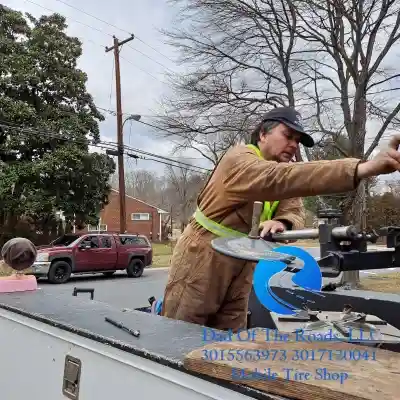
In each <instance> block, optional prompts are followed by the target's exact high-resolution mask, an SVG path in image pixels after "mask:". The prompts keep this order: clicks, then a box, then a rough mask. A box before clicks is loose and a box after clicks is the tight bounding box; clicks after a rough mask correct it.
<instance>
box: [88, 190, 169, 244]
mask: <svg viewBox="0 0 400 400" xmlns="http://www.w3.org/2000/svg"><path fill="white" fill-rule="evenodd" d="M108 200H109V204H108V205H107V206H106V207H104V209H103V210H102V211H101V213H100V217H101V224H102V225H107V230H108V231H116V232H119V193H118V192H115V191H112V192H111V193H110V195H109V196H108ZM125 202H126V230H127V231H128V233H138V234H141V235H146V236H147V237H148V238H149V239H150V240H152V241H157V240H159V237H158V233H159V231H160V218H161V215H160V214H158V211H157V209H156V208H153V207H150V206H148V205H147V204H145V203H142V202H140V201H137V200H135V199H132V198H130V197H126V200H125ZM132 213H149V214H150V221H132V219H131V214H132ZM84 231H87V229H84Z"/></svg>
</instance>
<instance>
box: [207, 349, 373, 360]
mask: <svg viewBox="0 0 400 400" xmlns="http://www.w3.org/2000/svg"><path fill="white" fill-rule="evenodd" d="M202 359H203V360H206V361H376V351H374V350H331V349H313V350H300V349H299V350H273V349H270V350H261V349H260V350H258V349H257V350H240V349H204V350H203V356H202Z"/></svg>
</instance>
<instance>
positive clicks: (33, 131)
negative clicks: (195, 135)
mask: <svg viewBox="0 0 400 400" xmlns="http://www.w3.org/2000/svg"><path fill="white" fill-rule="evenodd" d="M0 127H1V128H8V129H15V130H19V131H20V132H22V133H25V134H26V136H25V137H27V138H29V139H31V138H32V137H33V135H35V136H39V137H40V136H41V138H42V139H47V138H50V139H55V140H61V141H70V142H72V143H74V144H79V145H84V146H92V147H98V148H102V149H106V150H107V149H108V150H110V146H111V149H118V148H119V147H118V143H117V142H108V141H101V140H100V141H91V140H89V139H86V140H84V139H82V138H76V137H74V136H73V135H71V136H69V137H65V136H61V135H60V134H58V133H55V132H52V131H48V130H43V129H37V128H27V127H21V126H18V125H15V124H11V123H8V122H5V121H0ZM65 132H66V133H69V134H70V132H67V131H65ZM27 135H31V136H27ZM123 149H124V150H129V151H132V152H135V153H138V154H143V155H146V156H150V157H153V158H156V159H161V160H163V161H168V162H170V163H171V164H173V166H175V167H178V166H180V165H181V166H184V167H189V168H191V169H196V172H210V171H211V170H210V169H208V168H204V167H200V166H198V165H193V164H189V163H185V162H183V161H179V160H173V159H171V158H169V157H165V156H161V155H159V154H156V153H151V152H147V151H144V150H140V149H136V148H134V147H130V146H127V145H123ZM146 159H148V158H146Z"/></svg>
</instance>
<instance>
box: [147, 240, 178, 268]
mask: <svg viewBox="0 0 400 400" xmlns="http://www.w3.org/2000/svg"><path fill="white" fill-rule="evenodd" d="M152 245H153V264H152V267H153V268H159V267H169V263H170V260H171V256H172V251H173V249H174V246H175V243H174V242H172V243H170V244H169V243H168V244H163V243H152Z"/></svg>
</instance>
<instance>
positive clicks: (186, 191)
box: [166, 166, 206, 232]
mask: <svg viewBox="0 0 400 400" xmlns="http://www.w3.org/2000/svg"><path fill="white" fill-rule="evenodd" d="M205 178H206V177H205V175H203V174H199V173H197V172H193V171H192V170H190V169H188V168H185V167H174V166H168V167H167V168H166V182H167V189H166V190H167V193H168V197H169V202H170V205H171V209H172V212H173V214H174V216H175V217H176V218H177V219H178V220H179V222H180V228H181V231H182V232H183V230H184V229H185V227H186V225H187V223H188V220H189V218H190V216H191V215H192V214H193V212H194V211H195V207H196V199H197V196H198V194H199V192H200V190H201V188H202V187H203V185H204V181H205Z"/></svg>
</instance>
